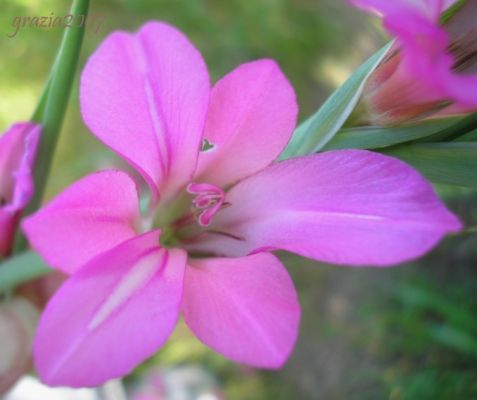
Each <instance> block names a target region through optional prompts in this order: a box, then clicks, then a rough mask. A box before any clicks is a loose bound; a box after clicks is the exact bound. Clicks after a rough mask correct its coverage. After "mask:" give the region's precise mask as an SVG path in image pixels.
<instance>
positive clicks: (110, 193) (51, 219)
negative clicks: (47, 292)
mask: <svg viewBox="0 0 477 400" xmlns="http://www.w3.org/2000/svg"><path fill="white" fill-rule="evenodd" d="M138 219H139V204H138V198H137V190H136V185H135V183H134V181H133V180H132V179H131V178H130V177H129V176H128V175H127V174H125V173H123V172H120V171H104V172H98V173H95V174H92V175H88V176H86V177H85V178H83V179H81V180H79V181H77V182H76V183H74V184H73V185H71V186H70V187H69V188H67V189H66V190H65V191H64V192H63V193H61V194H60V195H58V196H57V197H56V198H55V199H53V200H52V201H51V202H50V203H49V204H47V205H46V206H45V207H43V208H42V209H41V210H40V211H38V212H37V213H36V214H33V215H32V216H31V217H28V218H26V219H25V220H24V222H23V224H22V227H23V230H24V232H25V234H26V235H27V237H28V239H29V241H30V243H31V245H32V246H33V248H34V249H35V250H37V251H38V252H39V253H40V254H41V255H42V256H43V257H44V258H45V260H46V261H47V262H48V264H50V265H51V266H52V267H54V268H57V269H59V270H62V271H64V272H66V273H70V274H71V273H74V272H75V271H76V270H77V269H78V268H80V267H81V266H82V265H83V264H84V263H85V262H86V261H88V260H90V259H91V258H93V257H94V256H96V255H97V254H99V253H102V252H103V251H105V250H108V249H110V248H112V247H114V246H116V245H117V244H119V243H121V242H123V241H124V240H126V239H129V238H131V237H133V236H135V235H136V230H135V226H134V225H135V223H136V222H137V221H138Z"/></svg>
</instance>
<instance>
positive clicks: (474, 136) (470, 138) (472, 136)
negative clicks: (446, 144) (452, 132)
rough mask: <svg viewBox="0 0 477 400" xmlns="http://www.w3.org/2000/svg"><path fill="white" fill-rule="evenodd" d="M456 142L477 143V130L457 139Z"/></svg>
mask: <svg viewBox="0 0 477 400" xmlns="http://www.w3.org/2000/svg"><path fill="white" fill-rule="evenodd" d="M455 141H456V142H477V129H474V130H473V131H470V132H467V133H466V134H464V135H462V136H459V137H458V138H457V139H455Z"/></svg>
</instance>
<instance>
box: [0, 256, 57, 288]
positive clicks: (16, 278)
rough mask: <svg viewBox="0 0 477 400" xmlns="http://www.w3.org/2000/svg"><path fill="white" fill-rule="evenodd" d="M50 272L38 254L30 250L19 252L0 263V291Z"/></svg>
mask: <svg viewBox="0 0 477 400" xmlns="http://www.w3.org/2000/svg"><path fill="white" fill-rule="evenodd" d="M50 272H52V270H51V269H50V268H48V267H47V266H46V264H45V263H44V262H43V260H42V259H41V258H40V256H39V255H38V254H36V253H34V252H32V251H27V252H24V253H21V254H19V255H17V256H14V257H12V258H9V259H8V260H6V261H4V262H2V263H0V292H3V291H6V290H10V289H13V288H15V287H16V286H18V285H19V284H21V283H24V282H27V281H29V280H32V279H35V278H39V277H40V276H43V275H46V274H48V273H50Z"/></svg>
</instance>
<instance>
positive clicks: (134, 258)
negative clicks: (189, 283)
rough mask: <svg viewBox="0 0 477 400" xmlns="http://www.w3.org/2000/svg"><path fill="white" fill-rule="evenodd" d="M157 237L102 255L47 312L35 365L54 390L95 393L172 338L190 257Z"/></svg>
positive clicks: (71, 281)
mask: <svg viewBox="0 0 477 400" xmlns="http://www.w3.org/2000/svg"><path fill="white" fill-rule="evenodd" d="M158 243H159V233H158V232H157V231H155V232H150V233H148V234H145V235H142V236H138V237H136V238H133V239H131V240H129V241H127V242H125V243H123V244H120V245H119V246H117V247H115V248H114V249H112V250H109V251H107V252H105V253H102V254H100V255H99V256H97V257H96V258H94V259H93V260H91V261H90V262H89V263H87V264H86V265H85V266H84V267H83V268H81V270H80V271H79V272H78V273H77V274H75V275H74V276H73V277H72V278H70V279H69V280H68V281H67V282H66V283H65V284H64V285H63V286H62V287H61V288H60V289H59V291H58V292H57V293H56V294H55V296H54V297H53V298H52V299H51V301H50V302H49V304H48V305H47V307H46V309H45V311H44V313H43V316H42V318H41V321H40V324H39V327H38V330H37V334H36V338H35V342H34V358H35V363H36V367H37V369H38V373H39V375H40V377H41V379H42V380H43V381H44V382H45V383H47V384H48V385H52V386H58V385H66V386H72V387H83V386H97V385H100V384H102V383H104V382H106V381H107V380H109V379H112V378H116V377H119V376H122V375H125V374H127V373H129V372H131V370H132V369H133V368H134V367H136V366H137V365H138V364H139V363H141V362H142V361H144V360H145V359H146V358H148V357H150V356H151V355H152V354H153V353H154V352H155V351H156V350H157V349H158V348H159V347H160V346H161V345H162V344H163V343H164V342H165V341H166V339H167V338H168V336H169V335H170V333H171V332H172V330H173V328H174V326H175V324H176V321H177V318H178V314H179V306H180V301H181V296H182V280H183V275H184V267H185V263H186V258H185V253H184V252H182V251H180V250H171V251H167V250H165V249H161V248H159V247H158Z"/></svg>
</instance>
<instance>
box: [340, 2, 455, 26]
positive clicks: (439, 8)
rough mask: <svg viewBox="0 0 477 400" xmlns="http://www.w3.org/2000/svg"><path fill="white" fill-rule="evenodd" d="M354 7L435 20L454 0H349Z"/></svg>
mask: <svg viewBox="0 0 477 400" xmlns="http://www.w3.org/2000/svg"><path fill="white" fill-rule="evenodd" d="M349 1H350V2H351V3H352V4H354V5H355V6H356V7H359V8H362V9H364V10H367V11H371V12H374V13H376V14H378V15H380V16H384V17H387V16H393V15H397V14H401V15H402V14H407V13H416V12H417V13H419V14H420V15H421V16H423V17H426V18H428V19H429V20H433V21H435V22H437V20H438V19H439V16H440V14H441V12H443V11H444V10H445V9H446V8H447V7H450V6H451V5H452V4H453V3H455V1H456V0H392V1H389V0H349Z"/></svg>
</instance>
